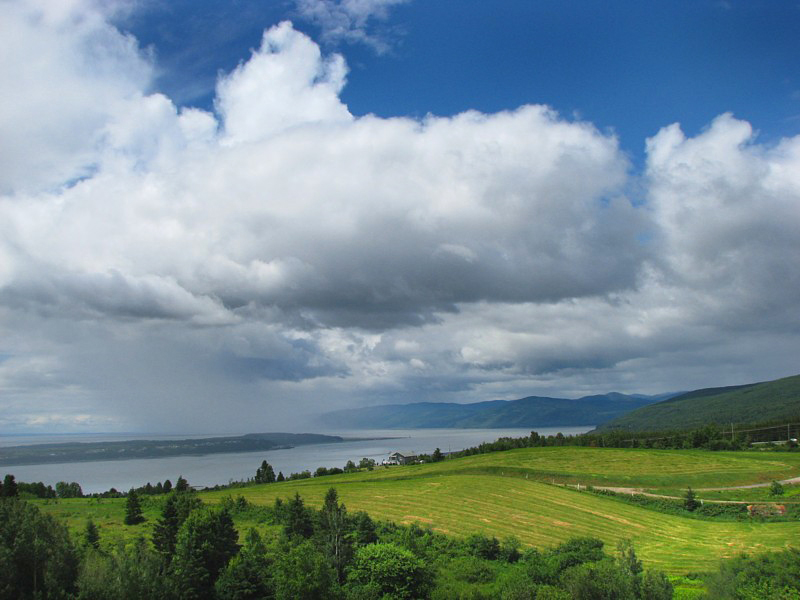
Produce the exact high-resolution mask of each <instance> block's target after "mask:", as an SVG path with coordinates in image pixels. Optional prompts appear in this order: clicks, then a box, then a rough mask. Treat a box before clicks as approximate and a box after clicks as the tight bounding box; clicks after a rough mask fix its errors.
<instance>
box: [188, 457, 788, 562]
mask: <svg viewBox="0 0 800 600" xmlns="http://www.w3.org/2000/svg"><path fill="white" fill-rule="evenodd" d="M797 475H800V456H797V455H795V454H789V453H742V452H739V453H735V452H731V453H713V452H703V451H674V452H673V451H664V450H638V449H637V450H624V449H602V448H599V449H594V448H573V447H562V448H532V449H520V450H511V451H507V452H496V453H491V454H484V455H479V456H473V457H467V458H463V459H454V460H448V461H444V462H442V463H438V464H429V465H416V466H408V467H391V468H388V469H386V468H377V469H376V470H375V471H372V472H362V473H357V474H349V475H337V476H330V477H321V478H315V479H307V480H298V481H292V482H285V483H280V484H271V485H260V486H252V487H246V488H241V489H237V490H232V491H225V492H212V493H209V494H204V495H203V497H204V499H205V500H206V501H208V502H218V501H219V500H220V499H221V498H223V497H224V496H226V495H229V494H231V493H233V494H235V495H242V496H244V497H245V498H247V500H248V501H250V502H253V503H256V504H271V503H273V502H274V501H275V498H287V497H290V496H293V495H294V493H295V492H298V493H300V495H301V496H302V497H303V498H304V499H305V500H306V502H307V503H308V504H309V505H311V506H315V507H319V506H320V505H321V503H322V499H323V497H324V495H325V492H326V491H327V490H328V489H329V488H330V487H335V488H336V489H337V491H338V492H339V496H340V498H341V499H342V501H343V502H344V503H345V504H346V505H347V507H348V509H349V510H350V511H354V510H364V511H366V512H368V513H369V514H370V515H371V516H373V517H374V518H377V519H388V520H392V521H396V522H398V523H406V524H408V523H414V522H416V523H419V524H421V525H430V526H431V527H433V528H434V529H435V530H437V531H441V532H443V533H447V534H451V535H457V536H465V535H468V534H470V533H475V532H480V533H485V534H487V535H494V536H496V537H498V538H503V537H505V536H509V535H514V536H516V537H517V538H519V539H520V541H522V542H523V543H524V544H526V545H533V546H538V547H547V546H552V545H554V544H557V543H560V542H563V541H565V540H567V539H569V538H570V537H573V536H594V537H598V538H600V539H602V540H603V541H605V542H606V544H608V545H609V547H610V548H613V547H614V546H615V545H616V542H617V541H618V540H619V539H622V538H631V539H632V540H633V541H634V543H635V545H636V549H637V552H638V554H639V555H640V557H641V558H642V559H643V560H644V561H645V562H646V563H647V565H649V566H652V567H656V568H659V569H662V570H664V571H666V572H668V573H672V574H683V573H687V572H692V571H702V570H709V569H713V568H714V567H715V566H716V563H717V561H718V560H719V559H720V558H723V557H729V556H734V555H736V554H738V553H740V552H758V551H763V550H774V549H782V548H786V547H788V546H790V545H792V544H795V545H796V544H798V540H800V522H772V523H770V522H741V523H739V522H723V521H704V520H699V519H691V518H684V517H678V516H673V515H666V514H662V513H658V512H655V511H652V510H648V509H644V508H640V507H637V506H631V505H628V504H625V503H622V502H619V501H616V500H613V499H610V498H604V497H600V496H596V495H594V494H588V493H585V492H578V491H575V490H572V489H565V488H563V487H560V486H558V485H555V486H554V485H548V484H546V483H543V481H552V480H555V481H556V482H580V483H584V484H608V485H627V486H631V487H652V488H657V487H658V486H672V487H675V486H678V487H680V486H683V485H692V486H697V487H713V486H718V485H745V484H749V483H757V482H761V481H770V480H772V479H780V478H785V477H792V476H797ZM526 477H527V478H526ZM683 482H687V483H685V484H684V483H683Z"/></svg>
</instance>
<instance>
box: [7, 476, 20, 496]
mask: <svg viewBox="0 0 800 600" xmlns="http://www.w3.org/2000/svg"><path fill="white" fill-rule="evenodd" d="M18 494H19V492H18V491H17V481H16V480H15V479H14V476H13V475H11V474H10V473H9V474H7V475H6V476H5V478H4V479H3V496H4V497H5V498H14V497H15V496H17V495H18Z"/></svg>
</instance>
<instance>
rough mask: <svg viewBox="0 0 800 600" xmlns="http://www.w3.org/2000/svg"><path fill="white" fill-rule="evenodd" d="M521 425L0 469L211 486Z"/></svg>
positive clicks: (91, 486)
mask: <svg viewBox="0 0 800 600" xmlns="http://www.w3.org/2000/svg"><path fill="white" fill-rule="evenodd" d="M592 428H593V426H590V425H587V426H585V427H540V428H536V431H538V432H539V433H540V434H541V435H555V434H556V433H558V432H559V431H560V432H561V433H563V434H564V435H570V434H578V433H585V432H586V431H589V430H590V429H592ZM530 432H531V429H530V428H527V429H402V430H400V429H391V430H359V431H345V432H342V431H337V432H324V433H329V434H331V435H340V436H342V437H346V438H391V439H372V440H363V439H362V440H357V441H345V442H340V443H335V444H314V445H310V446H297V447H295V448H289V449H285V450H271V451H267V452H240V453H235V454H210V455H207V456H176V457H171V458H151V459H133V460H116V461H99V462H77V463H62V464H54V465H19V466H7V467H3V469H4V472H8V473H13V474H14V476H15V477H16V479H17V481H28V482H31V481H42V482H44V483H45V485H52V486H55V484H56V482H58V481H67V482H70V481H77V482H78V483H79V484H80V485H81V487H82V488H83V491H84V493H87V494H89V493H93V492H104V491H106V490H108V489H110V488H112V487H114V488H116V489H118V490H128V489H130V488H131V487H138V486H140V485H144V484H145V483H147V482H148V481H149V482H150V483H153V484H155V483H156V482H158V481H164V480H165V479H169V480H171V481H172V483H173V484H174V483H175V480H176V479H177V478H178V475H183V477H185V478H186V479H187V480H188V481H189V484H190V485H193V486H213V485H217V484H226V483H229V482H230V481H240V480H243V479H247V478H249V477H253V476H254V475H255V472H256V469H257V468H258V467H259V465H260V464H261V461H262V460H266V461H267V462H268V463H269V464H271V465H272V466H273V468H274V469H275V473H276V474H277V473H278V472H279V471H281V472H283V474H284V475H287V476H288V475H289V474H290V473H299V472H300V471H303V470H305V469H308V470H310V471H311V472H312V473H313V472H314V470H315V469H316V468H317V467H328V468H330V467H343V466H344V465H345V463H347V461H348V460H352V461H353V462H355V463H358V461H359V460H360V459H361V458H363V457H367V458H372V459H374V460H375V461H377V462H380V461H382V460H384V459H385V458H386V457H387V456H388V455H389V453H391V452H395V451H397V452H402V453H403V454H421V453H425V454H430V453H431V452H433V451H434V449H436V448H439V449H441V451H442V452H448V451H456V450H463V449H464V448H469V447H471V446H477V445H478V444H480V443H482V442H492V441H494V440H496V439H497V438H500V437H523V436H527V435H529V434H530ZM187 437H215V436H214V435H211V434H209V435H203V436H185V435H171V436H162V435H158V436H150V435H146V434H139V435H136V436H131V435H125V436H122V435H120V436H115V435H103V436H76V435H70V436H52V437H49V438H44V437H36V438H33V439H32V438H30V437H26V436H19V437H17V436H3V438H2V441H0V445H2V446H11V445H19V444H23V443H40V444H41V443H47V442H56V441H71V442H88V441H101V440H102V441H114V440H124V439H156V438H161V439H163V438H167V439H184V438H187Z"/></svg>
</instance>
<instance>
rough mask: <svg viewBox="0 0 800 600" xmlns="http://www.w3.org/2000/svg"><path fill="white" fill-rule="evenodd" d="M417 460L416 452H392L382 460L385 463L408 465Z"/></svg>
mask: <svg viewBox="0 0 800 600" xmlns="http://www.w3.org/2000/svg"><path fill="white" fill-rule="evenodd" d="M415 462H417V455H416V454H400V453H399V452H392V453H391V454H390V455H389V458H388V459H386V460H385V461H383V464H385V465H410V464H413V463H415Z"/></svg>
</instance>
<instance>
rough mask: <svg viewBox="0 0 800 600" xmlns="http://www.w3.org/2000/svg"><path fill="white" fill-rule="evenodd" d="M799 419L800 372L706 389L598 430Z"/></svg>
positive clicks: (615, 420) (686, 427)
mask: <svg viewBox="0 0 800 600" xmlns="http://www.w3.org/2000/svg"><path fill="white" fill-rule="evenodd" d="M798 418H800V375H795V376H793V377H785V378H783V379H777V380H775V381H768V382H764V383H752V384H748V385H738V386H732V387H721V388H706V389H702V390H695V391H693V392H688V393H686V394H681V395H680V396H676V397H674V398H670V399H668V400H664V401H663V402H658V403H656V404H651V405H649V406H645V407H643V408H639V409H637V410H634V411H632V412H630V413H628V414H626V415H622V416H620V417H617V418H616V419H613V420H611V421H608V422H607V423H604V424H603V425H601V426H600V427H598V428H597V430H598V431H610V430H614V429H625V430H628V431H667V430H676V429H692V428H695V427H702V426H703V425H707V424H710V423H716V424H719V425H730V424H731V423H733V424H747V423H765V422H770V421H780V420H796V419H798Z"/></svg>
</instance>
